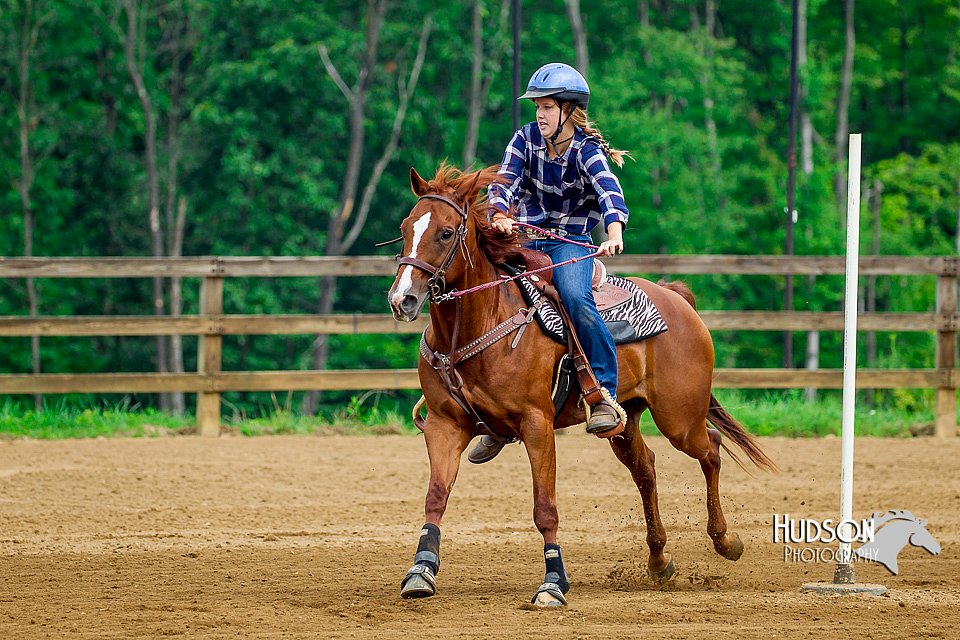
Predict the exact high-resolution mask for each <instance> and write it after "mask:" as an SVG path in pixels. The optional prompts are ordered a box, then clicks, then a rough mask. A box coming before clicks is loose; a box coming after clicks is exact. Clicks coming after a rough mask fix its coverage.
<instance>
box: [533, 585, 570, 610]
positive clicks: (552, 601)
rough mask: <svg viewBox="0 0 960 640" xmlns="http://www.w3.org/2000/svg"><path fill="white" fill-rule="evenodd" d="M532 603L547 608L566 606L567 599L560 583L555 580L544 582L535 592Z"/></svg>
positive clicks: (539, 607) (537, 606)
mask: <svg viewBox="0 0 960 640" xmlns="http://www.w3.org/2000/svg"><path fill="white" fill-rule="evenodd" d="M530 604H532V605H533V606H535V607H536V608H538V609H547V608H549V607H565V606H566V605H567V599H566V598H565V597H563V591H562V590H561V589H560V585H558V584H557V583H555V582H544V583H543V584H542V585H540V588H539V589H537V592H536V593H535V594H533V599H532V600H530Z"/></svg>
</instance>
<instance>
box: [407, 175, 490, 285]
mask: <svg viewBox="0 0 960 640" xmlns="http://www.w3.org/2000/svg"><path fill="white" fill-rule="evenodd" d="M421 200H439V201H440V202H443V203H445V204H448V205H450V206H451V207H453V210H454V211H456V212H457V213H458V214H460V224H459V225H457V230H456V232H455V235H456V242H454V243H453V244H451V245H450V249H449V250H448V251H447V255H446V256H445V257H444V258H443V262H442V263H440V266H439V267H435V266H433V265H432V264H430V263H429V262H424V261H423V260H420V259H419V258H412V257H410V256H399V255H398V256H397V265H398V266H397V268H398V269H399V268H400V267H402V266H404V265H409V266H411V267H416V268H417V269H420V270H421V271H425V272H426V273H428V274H430V279H429V280H427V288H428V289H429V291H430V295H429V298H428V299H429V300H430V301H431V302H435V303H440V302H443V301H445V300H449V299H451V298H450V297H449V294H445V293H444V289H446V286H447V283H446V280H445V278H444V276H445V275H446V272H447V269H449V268H450V265H451V264H452V263H453V259H454V258H455V257H456V255H457V248H458V247H459V248H460V251H461V252H462V253H463V256H464V258H466V259H467V262H468V263H470V267H471V268H473V260H472V259H471V258H470V252H469V251H467V248H466V237H467V220H468V218H469V213H468V212H467V205H466V203H464V205H463V206H460V205H459V204H457V203H456V202H454V201H453V200H451V199H450V198H448V197H446V196H442V195H439V194H435V193H427V194H424V195H422V196H420V197H419V198H418V199H417V204H419V203H420V201H421ZM414 206H416V205H414Z"/></svg>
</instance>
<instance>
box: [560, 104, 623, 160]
mask: <svg viewBox="0 0 960 640" xmlns="http://www.w3.org/2000/svg"><path fill="white" fill-rule="evenodd" d="M570 119H571V120H572V121H573V124H575V125H577V126H578V127H580V128H581V129H582V130H583V132H584V133H585V134H587V135H588V136H590V137H592V138H596V139H597V141H598V142H600V148H601V149H603V152H604V153H606V154H607V156H608V157H609V158H610V160H612V161H613V163H614V164H615V165H617V166H618V167H622V166H623V159H624V158H626V157H627V156H629V155H630V152H629V151H624V150H623V149H613V148H611V147H610V143H609V142H607V141H606V139H605V138H604V137H603V134H602V133H600V130H599V129H597V127H596V125H595V124H594V123H593V122H590V120H588V119H587V112H586V111H584V110H583V109H582V108H581V107H576V108H575V109H574V111H573V115H571V116H570Z"/></svg>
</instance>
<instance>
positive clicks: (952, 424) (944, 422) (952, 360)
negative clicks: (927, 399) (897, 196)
mask: <svg viewBox="0 0 960 640" xmlns="http://www.w3.org/2000/svg"><path fill="white" fill-rule="evenodd" d="M951 263H952V264H951ZM956 266H957V265H956V263H955V262H953V261H949V262H948V267H951V268H949V269H948V270H947V271H946V272H944V273H941V274H940V275H939V276H937V314H938V315H940V317H941V318H946V319H947V322H946V323H945V326H941V328H940V329H938V330H937V368H938V369H945V370H947V371H946V375H945V376H944V378H943V380H944V382H943V384H944V385H945V386H942V387H938V388H937V404H936V413H935V422H936V434H937V436H938V437H940V438H947V437H951V438H952V437H955V436H956V433H957V388H956V387H955V386H953V385H955V384H956V382H954V375H953V369H954V368H955V367H956V366H957V270H956Z"/></svg>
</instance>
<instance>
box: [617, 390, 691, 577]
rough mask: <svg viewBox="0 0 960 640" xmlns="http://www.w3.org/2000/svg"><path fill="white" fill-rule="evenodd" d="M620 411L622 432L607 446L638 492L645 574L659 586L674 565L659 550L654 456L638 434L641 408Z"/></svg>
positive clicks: (663, 540)
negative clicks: (644, 541) (624, 416)
mask: <svg viewBox="0 0 960 640" xmlns="http://www.w3.org/2000/svg"><path fill="white" fill-rule="evenodd" d="M624 409H626V411H627V424H626V429H625V430H624V432H623V433H622V434H620V435H619V436H616V437H614V438H610V440H609V442H610V447H611V448H612V449H613V452H614V454H616V456H617V459H619V460H620V462H622V463H623V464H624V466H626V467H627V469H629V470H630V475H631V476H632V477H633V481H634V483H636V485H637V489H639V490H640V497H641V499H642V500H643V517H644V520H645V521H646V523H647V548H648V549H649V551H650V556H649V558H648V559H647V575H649V576H650V579H651V580H653V581H654V582H655V583H657V584H663V583H665V582H667V581H668V580H669V579H670V578H672V577H673V575H674V573H675V572H676V565H675V564H674V563H673V560H672V559H670V557H669V555H668V554H665V553H664V551H663V549H664V547H665V546H666V544H667V532H666V531H665V530H664V528H663V522H661V521H660V508H659V506H658V504H657V471H656V467H655V461H656V456H655V455H654V453H653V450H652V449H650V448H649V447H647V444H646V442H644V441H643V437H642V436H641V435H640V416H641V414H643V411H644V409H645V406H644V405H642V404H639V403H630V404H626V405H625V406H624Z"/></svg>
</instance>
